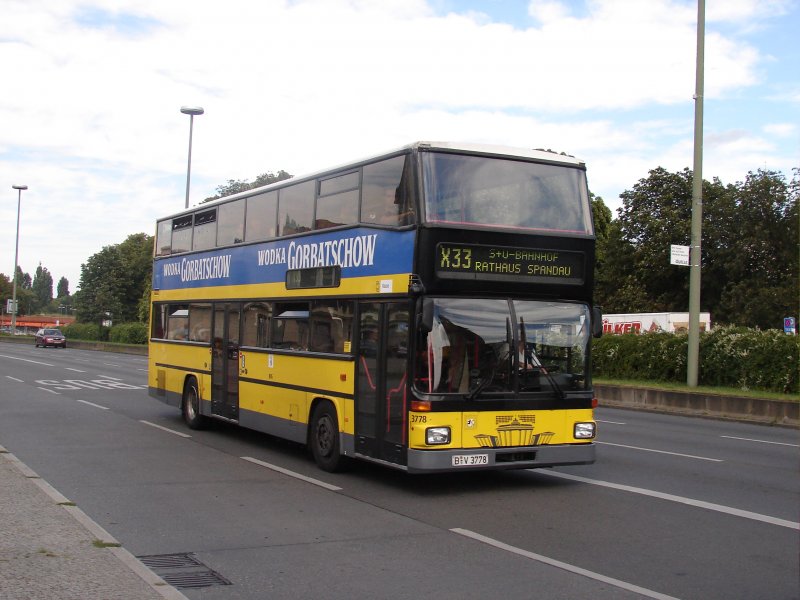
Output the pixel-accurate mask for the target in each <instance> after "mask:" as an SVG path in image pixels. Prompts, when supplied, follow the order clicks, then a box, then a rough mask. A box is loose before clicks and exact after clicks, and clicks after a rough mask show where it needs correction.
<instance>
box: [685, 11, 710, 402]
mask: <svg viewBox="0 0 800 600" xmlns="http://www.w3.org/2000/svg"><path fill="white" fill-rule="evenodd" d="M705 32H706V3H705V0H697V67H696V73H695V93H694V102H695V104H694V170H693V174H692V236H691V249H690V251H689V261H690V267H689V339H688V343H689V348H688V352H687V357H686V385H687V386H689V387H697V381H698V373H699V371H700V264H701V262H700V259H701V255H700V252H701V246H702V244H701V241H702V239H703V93H704V91H703V90H704V84H703V81H704V78H703V72H704V65H705V60H704V56H705Z"/></svg>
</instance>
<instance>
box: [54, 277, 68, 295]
mask: <svg viewBox="0 0 800 600" xmlns="http://www.w3.org/2000/svg"><path fill="white" fill-rule="evenodd" d="M66 296H69V281H68V280H67V278H66V277H62V278H61V279H59V280H58V286H57V287H56V298H64V297H66Z"/></svg>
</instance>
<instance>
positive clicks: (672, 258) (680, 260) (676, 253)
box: [669, 244, 689, 267]
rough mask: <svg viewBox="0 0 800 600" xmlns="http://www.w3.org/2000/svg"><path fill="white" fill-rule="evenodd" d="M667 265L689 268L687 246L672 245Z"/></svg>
mask: <svg viewBox="0 0 800 600" xmlns="http://www.w3.org/2000/svg"><path fill="white" fill-rule="evenodd" d="M669 264H671V265H678V266H681V267H688V266H689V246H678V245H676V244H672V245H671V246H670V252H669Z"/></svg>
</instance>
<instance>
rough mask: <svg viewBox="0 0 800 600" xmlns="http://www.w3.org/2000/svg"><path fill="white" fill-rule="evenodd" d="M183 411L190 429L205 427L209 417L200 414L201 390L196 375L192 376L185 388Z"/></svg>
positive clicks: (182, 403)
mask: <svg viewBox="0 0 800 600" xmlns="http://www.w3.org/2000/svg"><path fill="white" fill-rule="evenodd" d="M181 413H182V414H183V420H184V421H185V422H186V424H187V425H188V426H189V429H203V428H204V427H205V426H206V422H207V419H206V417H204V416H203V415H201V414H200V392H199V391H198V389H197V380H196V379H195V378H194V377H190V378H189V379H188V381H187V382H186V385H185V386H184V388H183V400H182V402H181Z"/></svg>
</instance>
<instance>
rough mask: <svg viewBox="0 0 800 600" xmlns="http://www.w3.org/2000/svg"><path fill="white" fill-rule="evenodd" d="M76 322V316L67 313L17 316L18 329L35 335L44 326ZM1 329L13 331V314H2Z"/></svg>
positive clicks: (57, 325) (65, 324)
mask: <svg viewBox="0 0 800 600" xmlns="http://www.w3.org/2000/svg"><path fill="white" fill-rule="evenodd" d="M74 322H75V317H69V316H66V315H58V316H55V317H53V316H48V315H25V316H21V317H17V331H18V332H20V333H24V334H31V335H33V334H34V333H36V332H37V331H38V330H39V329H42V328H43V327H55V328H58V327H66V326H67V325H71V324H72V323H74ZM0 331H4V332H10V331H11V315H2V316H0Z"/></svg>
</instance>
